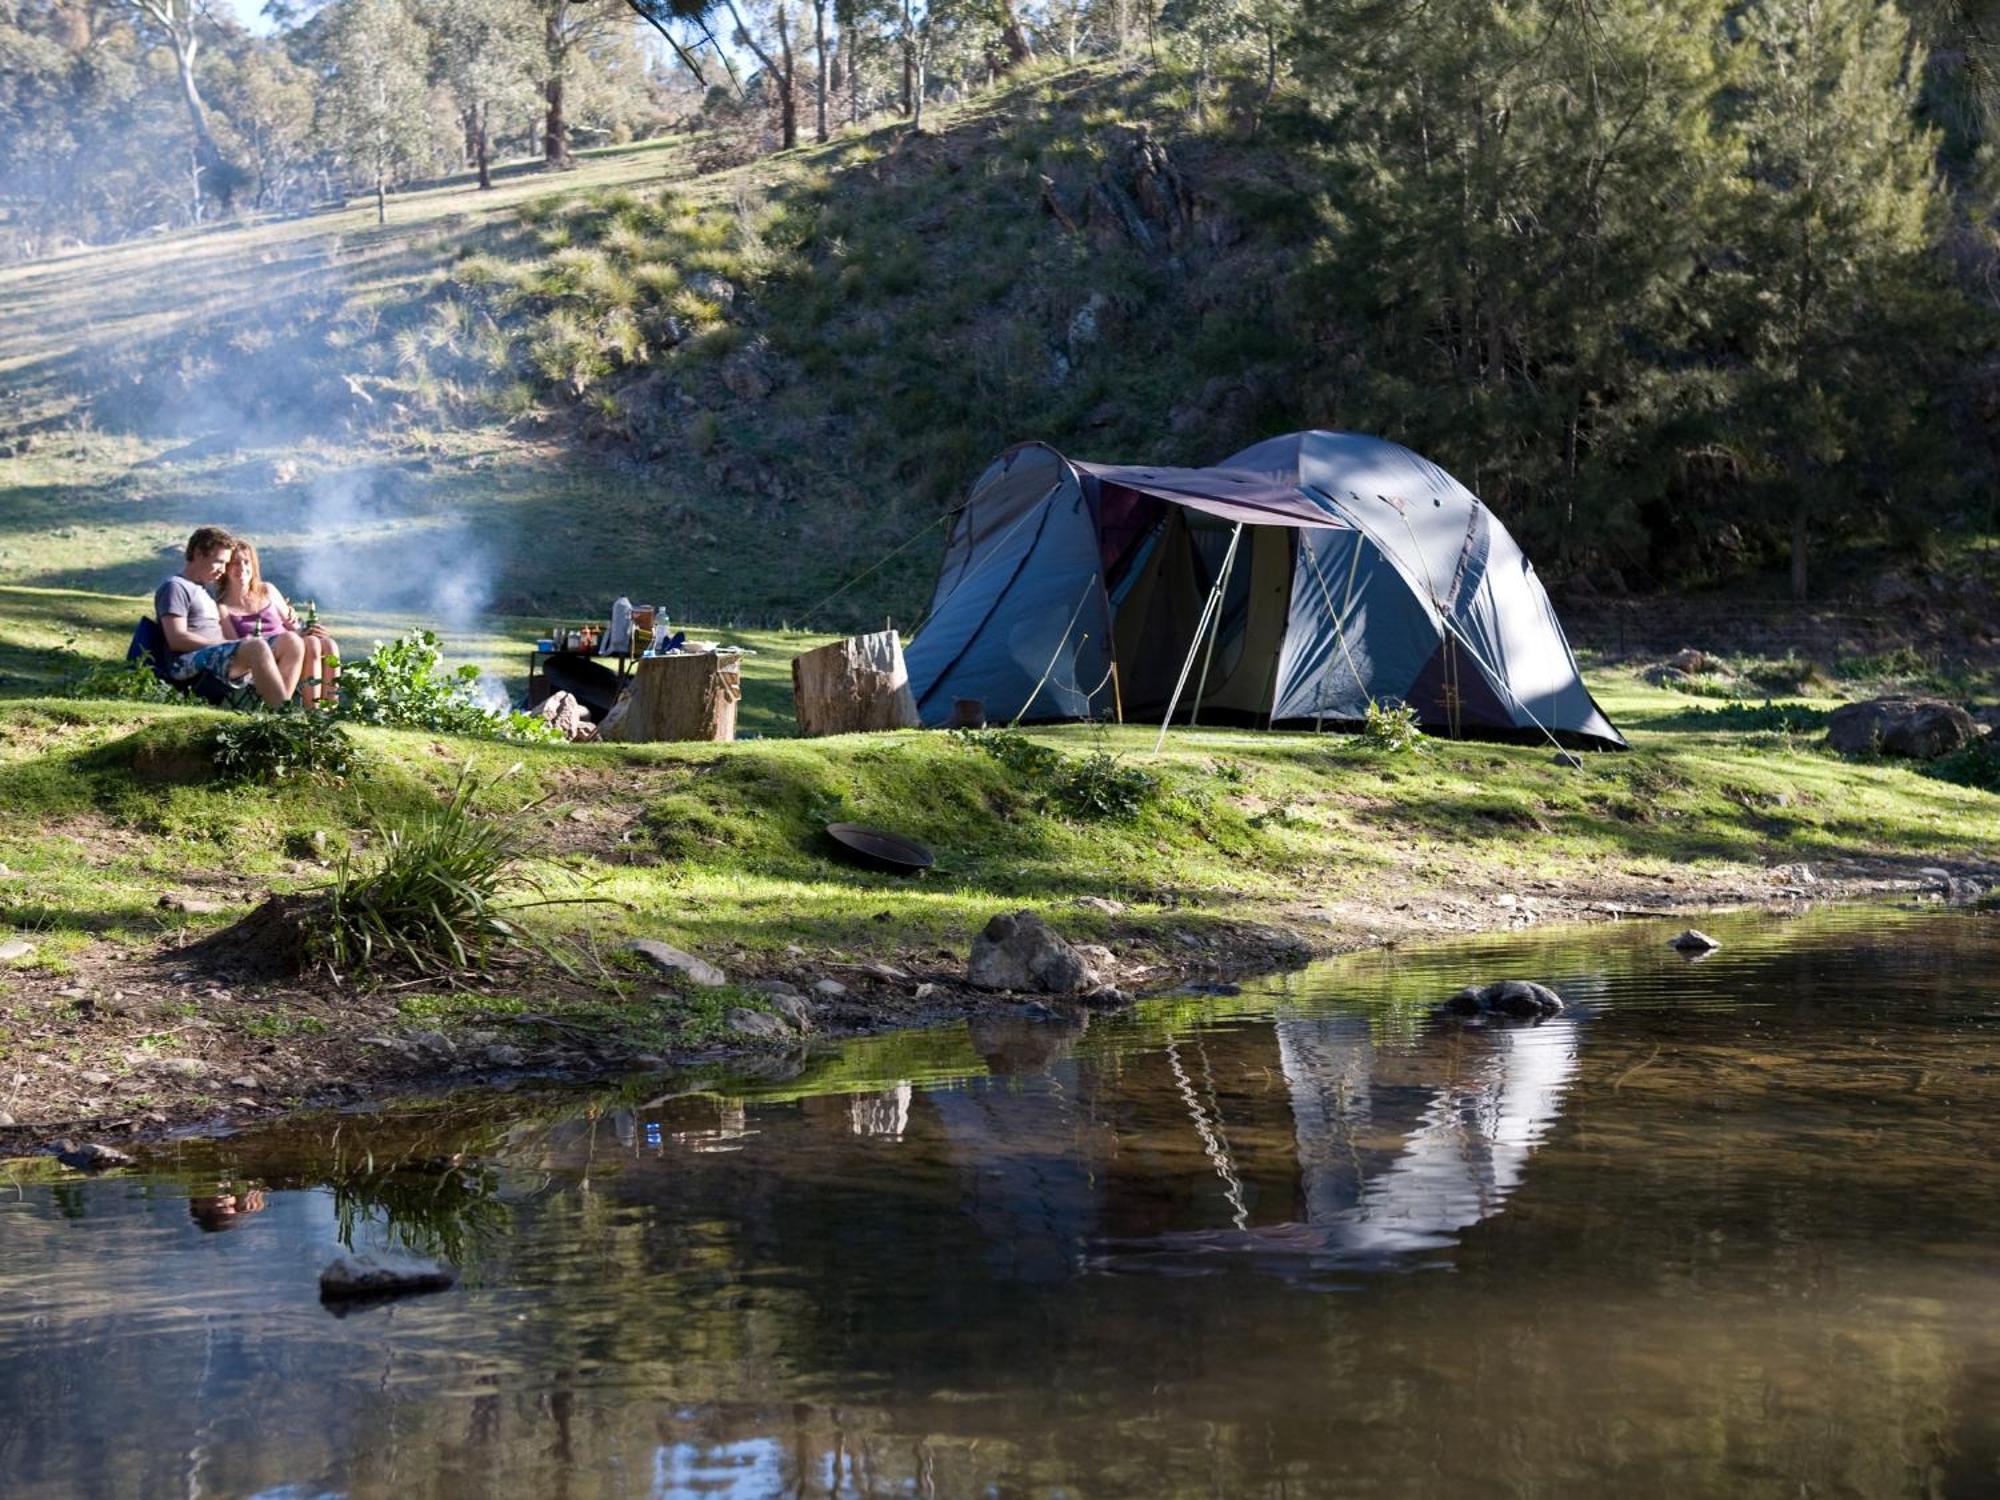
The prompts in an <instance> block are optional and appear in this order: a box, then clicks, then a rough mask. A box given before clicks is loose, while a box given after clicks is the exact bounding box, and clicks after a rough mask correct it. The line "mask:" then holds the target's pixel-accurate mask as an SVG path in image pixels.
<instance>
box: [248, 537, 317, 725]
mask: <svg viewBox="0 0 2000 1500" xmlns="http://www.w3.org/2000/svg"><path fill="white" fill-rule="evenodd" d="M218 602H219V603H220V605H221V606H222V633H223V634H224V635H225V636H227V637H229V639H231V640H233V641H240V640H247V639H250V638H252V637H255V636H265V637H269V636H274V635H282V634H285V633H286V632H290V633H292V634H294V635H297V636H299V637H300V638H301V639H302V640H303V641H304V642H305V648H306V659H305V667H304V669H303V671H301V673H300V674H299V698H300V701H301V702H303V703H304V704H305V706H306V707H307V708H322V707H323V708H332V707H333V705H334V703H335V702H336V701H337V692H336V689H337V687H338V685H339V681H340V647H339V646H338V645H336V644H335V643H334V639H333V637H332V636H330V635H328V634H327V632H326V627H325V626H324V625H322V624H320V623H319V622H318V621H317V620H315V621H313V622H312V623H311V624H307V625H302V624H300V622H299V617H298V615H297V613H296V612H294V610H293V609H292V606H291V605H290V604H288V603H286V602H285V596H284V595H283V594H281V593H279V592H278V591H277V589H276V588H275V587H274V586H272V585H271V584H268V583H266V582H265V581H264V572H263V569H262V568H261V567H260V566H259V565H258V562H257V549H256V548H255V547H254V546H252V545H251V544H250V543H249V542H246V541H244V540H243V539H242V538H240V537H239V538H237V540H236V550H235V552H234V553H232V554H231V556H230V559H229V566H228V567H227V568H226V569H225V570H224V571H223V574H222V597H221V598H220V600H219V601H218Z"/></svg>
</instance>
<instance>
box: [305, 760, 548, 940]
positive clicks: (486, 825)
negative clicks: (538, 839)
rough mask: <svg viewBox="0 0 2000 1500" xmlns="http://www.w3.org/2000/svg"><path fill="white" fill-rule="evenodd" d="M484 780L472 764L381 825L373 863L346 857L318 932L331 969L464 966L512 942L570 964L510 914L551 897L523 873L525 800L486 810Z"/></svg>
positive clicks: (338, 870)
mask: <svg viewBox="0 0 2000 1500" xmlns="http://www.w3.org/2000/svg"><path fill="white" fill-rule="evenodd" d="M480 790H481V784H480V782H479V780H478V778H477V777H475V776H473V775H472V774H471V773H469V772H468V773H466V774H465V775H463V776H461V777H460V778H459V781H458V785H457V787H456V788H455V789H454V790H453V792H452V795H451V797H450V798H449V799H448V800H447V801H445V802H443V803H441V804H440V805H439V806H438V807H436V808H435V809H433V810H431V811H429V812H426V813H422V814H420V815H419V816H417V817H415V818H412V819H410V820H409V821H407V822H404V823H400V824H395V825H392V826H389V827H386V828H384V829H383V830H382V836H381V841H380V848H379V850H378V852H377V853H376V854H375V855H374V856H373V857H372V858H371V859H370V861H369V862H368V865H367V867H365V868H358V867H356V866H355V865H354V864H353V863H352V862H351V861H349V860H347V859H342V861H341V862H340V865H339V867H338V869H337V870H336V872H335V875H334V880H333V884H332V886H331V887H330V889H329V890H328V892H327V912H326V920H325V921H324V922H323V923H322V924H321V926H320V928H319V930H318V932H317V933H316V934H315V935H314V937H313V939H312V941H313V942H314V944H315V945H316V946H317V947H318V949H319V954H320V956H321V957H323V958H324V959H325V960H326V961H327V962H328V963H330V964H331V965H332V966H333V968H334V969H335V970H337V971H342V972H358V971H362V970H367V969H381V968H399V969H408V970H412V971H414V972H416V973H419V974H438V975H450V974H463V973H467V972H469V971H470V970H472V969H473V968H474V967H475V966H476V965H478V964H479V963H480V962H481V961H482V960H483V959H484V958H486V957H487V956H488V955H489V954H490V953H492V952H493V951H494V950H495V949H508V948H513V949H529V950H532V951H535V952H538V953H540V954H542V955H543V956H544V957H548V958H551V959H553V960H555V961H556V962H557V963H558V964H562V965H563V967H565V968H567V967H568V965H567V963H565V962H564V960H563V958H562V955H561V954H559V953H558V952H556V951H555V950H554V949H553V948H552V947H550V946H549V945H548V944H547V943H546V942H544V941H542V940H540V939H537V938H534V937H532V936H530V935H529V934H527V933H526V932H524V931H523V930H522V929H521V928H520V927H519V926H517V925H516V923H515V921H514V919H513V915H512V914H513V913H515V912H518V911H521V910H524V909H526V908H530V907H535V906H546V905H550V904H552V902H553V899H554V898H551V897H550V896H549V895H548V894H547V892H546V891H545V890H544V889H543V887H542V886H541V885H539V884H538V883H537V882H535V881H534V880H533V879H531V878H529V877H528V875H527V874H526V869H527V866H528V864H529V862H530V861H529V856H528V833H527V830H526V827H525V818H524V814H525V812H526V809H523V810H522V811H521V812H516V813H514V814H512V815H511V816H505V817H498V818H482V817H480V816H478V815H477V814H476V813H475V812H474V810H473V802H474V800H475V799H476V797H477V796H478V794H479V792H480ZM516 892H524V893H525V894H524V895H515V894H513V893H516Z"/></svg>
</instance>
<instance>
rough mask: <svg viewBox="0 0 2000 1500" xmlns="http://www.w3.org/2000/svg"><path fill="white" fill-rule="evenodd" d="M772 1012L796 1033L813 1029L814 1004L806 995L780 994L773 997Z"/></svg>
mask: <svg viewBox="0 0 2000 1500" xmlns="http://www.w3.org/2000/svg"><path fill="white" fill-rule="evenodd" d="M771 1010H772V1012H773V1013H774V1014H776V1015H777V1016H779V1017H780V1018H781V1019H782V1020H783V1021H784V1022H785V1024H786V1025H787V1026H790V1027H791V1028H792V1029H793V1030H794V1031H811V1030H812V1029H813V1008H812V1002H811V1001H810V1000H808V999H806V997H805V996H804V995H800V994H796V993H787V994H778V995H773V996H772V997H771Z"/></svg>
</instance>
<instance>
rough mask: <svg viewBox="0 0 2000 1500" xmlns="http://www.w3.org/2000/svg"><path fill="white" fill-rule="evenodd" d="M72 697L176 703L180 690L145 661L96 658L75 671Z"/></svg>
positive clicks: (70, 684) (71, 687)
mask: <svg viewBox="0 0 2000 1500" xmlns="http://www.w3.org/2000/svg"><path fill="white" fill-rule="evenodd" d="M69 696H70V697H72V698H117V699H120V700H122V701H124V702H127V703H176V702H178V701H180V696H181V695H180V694H179V693H177V692H175V691H174V689H173V688H172V687H171V686H169V685H168V684H167V683H164V682H162V681H160V679H159V678H158V677H156V676H154V675H153V669H152V668H151V667H148V666H146V665H145V664H144V663H142V662H122V661H121V662H117V663H113V662H96V663H93V664H92V665H91V666H89V667H86V668H84V669H83V670H82V671H81V672H78V673H76V674H75V675H72V676H71V677H70V680H69Z"/></svg>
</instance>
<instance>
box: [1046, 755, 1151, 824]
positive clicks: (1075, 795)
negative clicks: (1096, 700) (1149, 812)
mask: <svg viewBox="0 0 2000 1500" xmlns="http://www.w3.org/2000/svg"><path fill="white" fill-rule="evenodd" d="M1059 760H1060V764H1059V765H1058V766H1057V767H1056V771H1055V775H1054V776H1053V777H1052V778H1051V779H1050V781H1049V784H1048V786H1047V788H1046V789H1045V790H1044V791H1043V793H1042V804H1043V806H1045V807H1047V808H1049V809H1050V810H1052V811H1055V812H1061V813H1064V814H1067V815H1068V816H1069V817H1072V818H1083V819H1086V820H1087V821H1090V822H1101V821H1106V820H1109V821H1115V822H1121V823H1122V822H1128V821H1130V820H1131V819H1133V818H1136V817H1138V816H1139V814H1140V813H1141V812H1143V811H1145V808H1146V804H1147V803H1148V802H1150V801H1151V800H1152V798H1153V794H1154V793H1155V792H1157V791H1158V790H1159V789H1160V778H1159V777H1157V776H1155V775H1154V774H1153V773H1152V772H1151V771H1142V770H1140V769H1139V768H1138V767H1137V766H1128V765H1126V764H1125V763H1124V762H1123V761H1121V760H1119V759H1118V757H1117V756H1115V755H1107V754H1105V753H1104V752H1103V751H1102V750H1095V751H1092V752H1091V753H1090V754H1089V755H1086V756H1084V757H1083V758H1082V759H1081V760H1072V759H1070V758H1069V757H1067V756H1063V757H1059Z"/></svg>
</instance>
